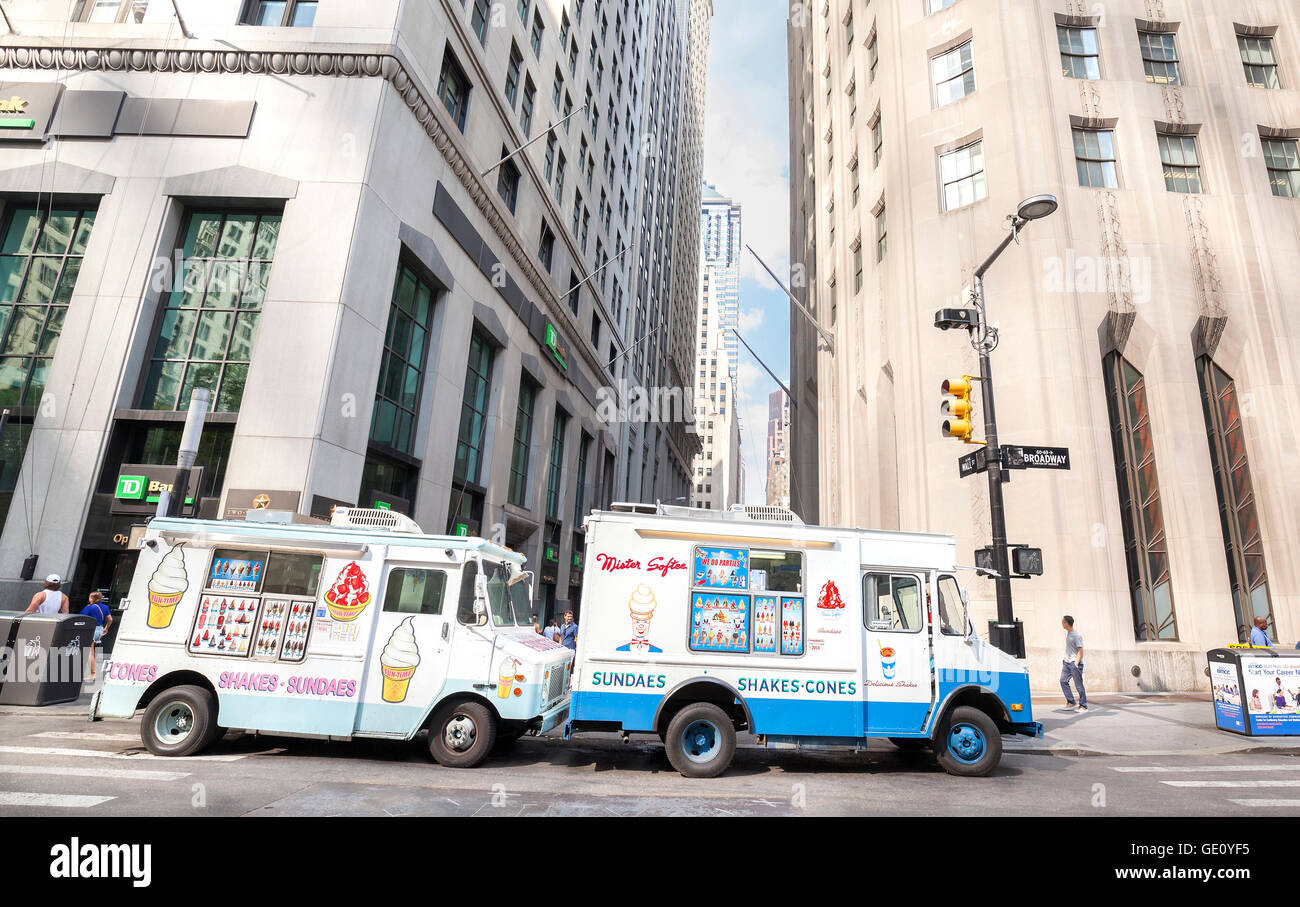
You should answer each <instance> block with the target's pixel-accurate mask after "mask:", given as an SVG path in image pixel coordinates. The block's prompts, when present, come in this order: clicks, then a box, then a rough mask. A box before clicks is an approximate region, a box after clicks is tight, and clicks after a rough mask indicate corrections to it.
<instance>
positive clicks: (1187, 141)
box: [1156, 135, 1201, 193]
mask: <svg viewBox="0 0 1300 907" xmlns="http://www.w3.org/2000/svg"><path fill="white" fill-rule="evenodd" d="M1156 141H1157V142H1158V143H1159V145H1160V163H1161V164H1163V165H1164V170H1165V188H1166V189H1168V190H1169V191H1170V192H1189V193H1197V192H1200V191H1201V162H1200V159H1199V158H1198V157H1197V156H1196V137H1195V136H1191V135H1157V136H1156Z"/></svg>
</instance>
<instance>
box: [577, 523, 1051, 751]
mask: <svg viewBox="0 0 1300 907" xmlns="http://www.w3.org/2000/svg"><path fill="white" fill-rule="evenodd" d="M586 528H587V537H586V542H587V551H586V554H587V561H586V571H585V574H584V577H583V588H584V589H585V592H584V595H585V602H586V605H585V607H584V609H583V615H582V617H583V619H582V623H581V630H580V632H579V634H578V649H577V660H576V662H575V665H574V677H573V694H572V703H571V708H570V715H569V721H568V723H567V724H566V727H565V733H566V735H567V734H573V733H576V732H581V731H583V730H604V731H622V732H624V733H631V732H649V733H656V734H658V735H659V736H660V737H661V739H662V740H663V741H664V745H665V748H666V750H667V754H668V758H669V760H670V761H671V762H672V764H673V766H674V767H675V768H676V769H677V770H678V771H679V772H681V773H682V774H683V775H687V776H691V777H712V776H715V775H717V774H719V773H721V772H722V771H724V770H725V769H726V767H727V765H728V764H729V763H730V761H731V758H732V755H733V754H734V752H735V746H736V734H737V732H740V731H747V732H749V733H752V734H754V735H756V736H757V739H758V741H759V742H760V743H761V744H766V745H768V746H772V747H780V746H849V747H862V746H864V745H865V743H866V741H867V740H868V739H870V738H873V737H875V738H878V737H884V738H888V739H889V740H891V741H893V742H894V743H895V744H896V745H898V746H899V747H902V748H916V747H922V746H932V747H933V748H934V750H935V753H936V755H937V757H938V759H939V762H940V764H941V765H942V766H943V767H944V768H945V769H947V770H948V771H949V772H952V773H953V774H958V775H985V774H988V773H989V772H991V771H992V770H993V769H994V768H995V767H996V766H997V764H998V762H999V760H1000V758H1001V755H1002V735H1004V734H1026V735H1031V736H1039V735H1041V733H1042V730H1041V726H1040V725H1039V724H1037V723H1036V722H1034V720H1033V717H1032V714H1031V707H1030V697H1029V677H1028V673H1027V671H1026V669H1025V667H1024V665H1023V664H1022V663H1020V662H1018V661H1016V660H1015V659H1014V658H1012V657H1011V656H1009V655H1007V654H1006V653H1004V652H1001V651H999V650H998V649H996V648H994V647H992V646H990V645H989V644H988V643H986V642H984V641H983V640H981V639H980V638H979V637H978V636H977V635H976V634H975V633H974V631H973V629H972V627H971V624H970V621H969V619H968V617H967V609H966V596H965V593H964V592H963V590H962V588H961V586H960V585H959V583H958V580H957V575H958V573H957V564H956V546H955V544H954V542H953V539H952V538H951V537H950V536H939V535H921V534H914V533H900V532H874V531H865V530H857V529H832V528H823V527H813V526H805V525H803V524H802V523H800V522H799V521H798V519H797V518H796V517H795V516H794V515H793V514H791V513H790V512H789V511H785V510H782V509H779V508H751V509H738V510H734V511H730V512H716V511H693V510H692V509H691V508H685V507H667V506H662V505H660V506H654V507H647V506H644V505H615V511H614V512H598V513H595V514H593V515H592V516H591V517H590V518H589V519H588V521H587V524H586Z"/></svg>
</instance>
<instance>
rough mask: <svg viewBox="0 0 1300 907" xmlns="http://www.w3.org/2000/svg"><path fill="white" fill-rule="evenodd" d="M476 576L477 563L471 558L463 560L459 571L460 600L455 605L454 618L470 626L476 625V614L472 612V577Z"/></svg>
mask: <svg viewBox="0 0 1300 907" xmlns="http://www.w3.org/2000/svg"><path fill="white" fill-rule="evenodd" d="M476 576H478V563H477V562H476V561H473V560H468V561H466V562H465V569H463V570H461V572H460V601H459V602H458V603H457V605H456V620H458V621H460V622H461V623H462V624H469V625H470V626H477V625H478V615H476V614H475V613H474V578H475V577H476Z"/></svg>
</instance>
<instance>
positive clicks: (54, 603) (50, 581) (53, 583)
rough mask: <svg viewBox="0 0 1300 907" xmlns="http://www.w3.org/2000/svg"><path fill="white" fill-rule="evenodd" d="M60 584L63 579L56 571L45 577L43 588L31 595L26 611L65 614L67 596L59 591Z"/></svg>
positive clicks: (66, 611) (66, 610)
mask: <svg viewBox="0 0 1300 907" xmlns="http://www.w3.org/2000/svg"><path fill="white" fill-rule="evenodd" d="M62 585H63V581H62V580H61V579H59V575H58V574H57V573H51V574H50V575H49V576H47V577H45V588H44V589H42V590H41V591H40V592H37V593H36V594H35V595H33V596H32V601H31V604H29V605H28V606H27V611H28V613H31V612H32V611H35V612H36V613H37V614H67V613H68V597H67V596H66V595H64V594H63V593H62V592H60V591H59V589H60V587H61V586H62Z"/></svg>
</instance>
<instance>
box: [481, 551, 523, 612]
mask: <svg viewBox="0 0 1300 907" xmlns="http://www.w3.org/2000/svg"><path fill="white" fill-rule="evenodd" d="M483 567H484V568H485V569H486V570H487V575H488V581H487V593H488V609H489V610H490V611H491V612H492V623H493V625H494V626H498V627H513V626H514V625H515V617H514V613H513V611H512V610H511V607H510V595H509V586H508V585H507V583H508V581H509V579H510V570H509V568H508V567H506V565H505V564H493V563H490V562H488V561H484V562H483Z"/></svg>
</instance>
